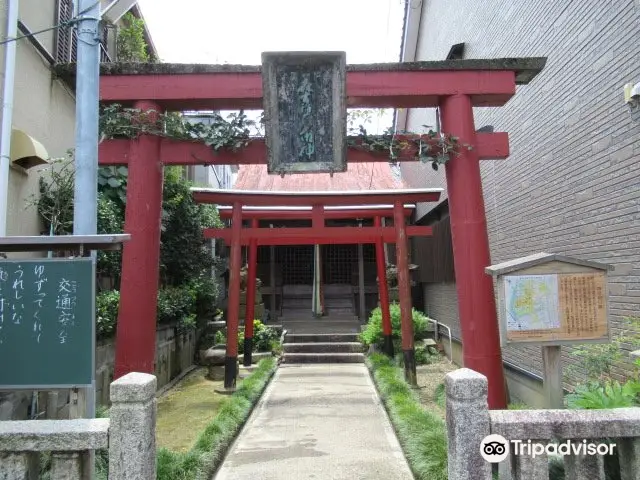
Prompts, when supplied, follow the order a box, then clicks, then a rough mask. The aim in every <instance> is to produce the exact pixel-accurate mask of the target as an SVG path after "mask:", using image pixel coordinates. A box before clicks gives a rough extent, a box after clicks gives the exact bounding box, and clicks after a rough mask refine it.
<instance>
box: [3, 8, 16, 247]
mask: <svg viewBox="0 0 640 480" xmlns="http://www.w3.org/2000/svg"><path fill="white" fill-rule="evenodd" d="M17 36H18V0H9V5H8V10H7V39H12V38H13V39H15V38H16V37H17ZM16 47H17V45H16V42H15V40H14V41H11V42H8V43H6V44H5V53H4V55H5V56H4V81H3V86H2V87H3V88H2V125H1V126H0V237H5V236H6V235H7V209H8V207H9V165H10V163H11V125H12V121H13V85H14V80H15V73H16Z"/></svg>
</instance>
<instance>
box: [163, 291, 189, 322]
mask: <svg viewBox="0 0 640 480" xmlns="http://www.w3.org/2000/svg"><path fill="white" fill-rule="evenodd" d="M195 305H196V298H195V294H194V293H193V291H192V290H191V289H189V288H187V287H164V288H161V289H160V290H159V291H158V323H160V324H167V323H180V322H183V321H188V319H189V318H190V317H192V316H193V314H194V313H195V308H196V307H195Z"/></svg>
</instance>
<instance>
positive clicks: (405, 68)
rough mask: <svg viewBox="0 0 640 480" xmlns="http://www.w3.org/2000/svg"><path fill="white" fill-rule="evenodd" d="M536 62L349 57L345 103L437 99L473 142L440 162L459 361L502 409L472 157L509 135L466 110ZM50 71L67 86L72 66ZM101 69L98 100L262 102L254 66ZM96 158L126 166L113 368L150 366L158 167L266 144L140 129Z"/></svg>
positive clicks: (221, 106) (498, 102) (218, 106)
mask: <svg viewBox="0 0 640 480" xmlns="http://www.w3.org/2000/svg"><path fill="white" fill-rule="evenodd" d="M544 64H545V59H544V58H515V59H513V58H512V59H495V60H455V61H443V62H415V63H399V64H374V65H348V66H347V97H348V98H347V105H348V106H349V107H350V108H357V107H373V108H393V107H400V108H413V107H415V108H424V107H436V106H439V107H440V112H441V117H442V128H443V131H444V132H446V133H447V134H449V135H453V136H456V137H458V139H459V141H460V142H461V143H464V144H467V145H471V146H473V147H474V148H473V149H472V150H467V149H461V151H460V154H459V155H458V156H456V157H454V158H452V159H451V160H450V161H449V162H448V163H447V164H446V176H447V191H448V196H449V206H450V216H451V229H452V237H453V250H454V261H455V270H456V286H457V290H458V301H459V313H460V324H461V331H462V340H463V342H464V363H465V366H467V367H469V368H472V369H474V370H476V371H478V372H481V373H483V374H484V375H486V376H487V377H488V379H489V406H490V407H491V408H503V407H505V405H506V397H505V386H504V376H503V371H502V358H501V353H500V343H499V333H498V324H497V318H496V311H495V299H494V294H493V284H492V281H491V279H490V278H489V277H488V276H486V275H485V274H484V268H485V267H486V266H487V265H490V263H491V262H490V258H489V246H488V238H487V228H486V218H485V212H484V201H483V197H482V184H481V177H480V165H479V162H478V160H481V159H503V158H506V157H507V156H508V150H509V149H508V139H507V134H506V133H476V130H475V126H474V122H473V107H474V106H475V107H500V106H503V105H504V104H505V103H506V102H507V101H508V100H509V99H510V98H511V97H512V96H513V95H514V94H515V88H516V84H526V83H528V82H529V81H530V80H531V79H533V78H534V77H535V76H536V75H537V74H538V73H539V72H540V71H541V70H542V68H543V67H544ZM56 70H57V73H58V74H59V75H60V76H61V77H62V78H66V79H68V80H69V81H70V82H71V83H73V77H74V75H75V69H74V68H73V67H72V66H68V65H64V66H59V67H57V68H56ZM101 73H102V76H101V82H100V97H101V101H102V102H105V103H122V104H128V105H133V106H134V107H136V108H139V109H142V110H147V111H148V110H155V111H165V110H173V111H184V110H197V109H200V110H229V109H239V108H245V109H246V108H249V109H250V108H254V109H260V108H262V78H261V74H260V67H258V66H237V65H181V64H142V65H140V64H135V65H134V64H131V65H129V64H104V65H102V67H101ZM348 159H349V161H387V157H386V156H384V155H375V154H371V153H369V152H361V151H357V150H351V151H350V152H349V155H348ZM365 159H366V160H365ZM99 161H100V164H101V165H128V167H129V181H128V187H127V210H126V214H125V231H127V232H128V233H130V234H131V236H132V239H131V241H130V242H128V243H127V244H126V245H125V247H124V251H123V267H122V281H121V284H122V285H121V300H120V311H119V316H118V330H117V341H116V370H115V376H116V378H118V377H120V376H122V375H124V374H126V373H128V372H131V371H139V372H149V373H151V372H153V371H154V357H155V317H156V297H157V288H158V286H157V278H158V269H159V242H160V214H161V204H162V180H163V178H162V167H163V165H213V164H223V165H226V164H247V163H249V164H250V163H263V162H266V152H265V148H264V143H262V142H259V141H254V142H252V143H251V144H250V145H249V146H248V147H247V148H245V149H243V150H242V151H239V152H236V153H231V152H219V153H218V154H214V153H213V152H212V151H211V149H209V148H208V147H206V146H204V145H201V144H198V143H194V142H179V141H173V140H168V139H164V138H160V137H155V136H149V135H142V136H140V137H139V138H137V139H135V140H107V141H105V142H103V143H102V144H101V145H100V151H99ZM238 212H241V210H238ZM237 215H240V213H238V214H237ZM240 218H241V217H240ZM236 220H237V219H236ZM236 223H238V222H236Z"/></svg>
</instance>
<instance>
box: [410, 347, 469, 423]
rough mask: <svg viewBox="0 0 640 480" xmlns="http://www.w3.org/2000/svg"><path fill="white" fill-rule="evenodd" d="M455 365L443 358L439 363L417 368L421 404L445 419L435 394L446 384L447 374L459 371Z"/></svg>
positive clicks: (443, 411)
mask: <svg viewBox="0 0 640 480" xmlns="http://www.w3.org/2000/svg"><path fill="white" fill-rule="evenodd" d="M458 368H460V367H458V366H457V365H456V364H455V363H449V360H448V359H447V358H446V357H445V356H442V357H441V358H440V359H439V360H438V361H437V362H435V363H432V364H429V365H418V367H417V368H416V370H417V375H418V389H417V392H418V396H419V397H420V401H421V403H422V404H423V405H424V406H425V407H426V408H427V409H428V410H431V411H432V412H434V413H437V414H438V415H440V416H441V417H442V418H444V414H445V410H444V408H442V407H440V406H439V405H438V404H437V403H436V401H435V392H436V388H437V387H438V385H439V384H441V383H444V377H445V375H446V374H447V373H449V372H452V371H454V370H457V369H458Z"/></svg>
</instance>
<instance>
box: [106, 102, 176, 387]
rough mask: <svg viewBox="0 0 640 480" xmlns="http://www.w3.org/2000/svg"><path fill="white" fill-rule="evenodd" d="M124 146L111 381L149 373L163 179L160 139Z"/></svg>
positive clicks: (142, 105)
mask: <svg viewBox="0 0 640 480" xmlns="http://www.w3.org/2000/svg"><path fill="white" fill-rule="evenodd" d="M134 108H137V109H140V110H141V111H143V112H145V111H146V112H148V111H155V112H160V111H162V110H161V109H160V107H158V105H156V104H155V103H153V102H148V101H139V102H137V103H136V104H135V105H134ZM130 142H131V144H130V145H131V148H130V159H129V162H128V167H129V178H128V182H127V208H126V209H125V218H124V231H125V232H127V233H129V234H131V240H130V241H129V242H127V243H125V245H124V247H123V250H122V279H121V285H122V288H120V308H119V310H118V329H117V331H116V365H115V372H114V373H115V375H114V377H115V378H116V379H117V378H119V377H121V376H122V375H125V374H127V373H129V372H141V373H153V372H154V369H155V365H154V358H155V353H156V352H155V346H156V318H157V316H158V315H157V305H158V275H159V270H160V224H161V216H162V184H163V179H164V177H163V165H162V161H161V159H160V157H161V156H160V142H161V137H158V136H153V135H141V136H140V137H139V138H137V139H135V140H131V141H130Z"/></svg>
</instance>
